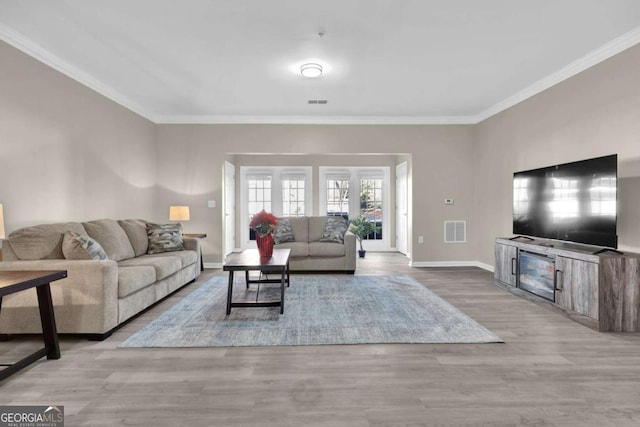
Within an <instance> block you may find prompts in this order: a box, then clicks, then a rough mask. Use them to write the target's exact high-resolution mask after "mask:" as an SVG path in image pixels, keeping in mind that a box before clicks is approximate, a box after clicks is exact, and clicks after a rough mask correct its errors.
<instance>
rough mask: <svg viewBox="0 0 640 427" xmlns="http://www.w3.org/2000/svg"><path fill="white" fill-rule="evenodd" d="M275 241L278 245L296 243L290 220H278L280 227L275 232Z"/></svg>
mask: <svg viewBox="0 0 640 427" xmlns="http://www.w3.org/2000/svg"><path fill="white" fill-rule="evenodd" d="M273 241H274V243H275V244H276V245H278V244H280V243H287V242H295V241H296V238H295V235H294V234H293V228H292V227H291V220H290V219H289V218H278V225H277V226H276V229H275V231H274V232H273Z"/></svg>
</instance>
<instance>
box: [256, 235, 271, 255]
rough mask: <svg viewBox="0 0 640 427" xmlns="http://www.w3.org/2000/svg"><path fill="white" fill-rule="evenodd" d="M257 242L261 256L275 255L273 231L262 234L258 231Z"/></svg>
mask: <svg viewBox="0 0 640 427" xmlns="http://www.w3.org/2000/svg"><path fill="white" fill-rule="evenodd" d="M256 243H257V244H258V252H259V253H260V257H261V258H271V255H273V233H269V234H267V235H266V236H261V235H259V234H257V233H256Z"/></svg>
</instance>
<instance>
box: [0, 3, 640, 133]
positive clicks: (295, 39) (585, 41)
mask: <svg viewBox="0 0 640 427" xmlns="http://www.w3.org/2000/svg"><path fill="white" fill-rule="evenodd" d="M319 32H325V33H326V34H325V35H324V37H320V36H319V35H318V33H319ZM0 39H2V40H4V41H6V42H8V43H9V44H11V45H13V46H15V47H17V48H19V49H21V50H23V51H24V52H26V53H28V54H30V55H32V56H34V57H36V58H38V59H39V60H41V61H43V62H44V63H46V64H48V65H50V66H52V67H54V68H56V69H57V70H59V71H61V72H63V73H65V74H67V75H69V76H70V77H72V78H74V79H76V80H78V81H80V82H82V83H83V84H85V85H87V86H89V87H91V88H93V89H95V90H96V91H98V92H99V93H102V94H103V95H105V96H107V97H109V98H111V99H113V100H114V101H116V102H118V103H120V104H122V105H124V106H126V107H127V108H130V109H131V110H133V111H135V112H137V113H139V114H141V115H143V116H145V117H147V118H148V119H150V120H152V121H154V122H156V123H176V122H181V123H416V124H420V123H477V122H478V121H480V120H482V119H484V118H486V117H489V116H491V115H493V114H495V113H497V112H499V111H501V110H503V109H505V108H508V107H509V106H511V105H514V104H516V103H517V102H520V101H522V100H524V99H526V98H527V97H529V96H531V95H533V94H535V93H538V92H540V91H541V90H544V89H545V88H547V87H549V86H551V85H553V84H555V83H557V82H559V81H562V80H564V79H566V78H568V77H570V76H572V75H574V74H575V73H577V72H580V71H582V70H584V69H586V68H588V67H589V66H592V65H594V64H596V63H598V62H600V61H602V60H604V59H606V58H608V57H610V56H612V55H614V54H616V53H618V52H620V51H622V50H624V49H626V48H629V47H630V46H633V45H634V44H636V43H638V42H639V41H640V1H638V0H321V1H318V0H316V1H308V0H234V1H222V0H182V1H175V0H58V1H50V0H0ZM311 60H313V61H318V62H321V63H322V64H323V65H324V67H325V73H324V75H323V76H322V77H321V78H319V79H313V80H312V79H305V78H303V77H302V76H300V75H299V73H297V71H296V70H297V69H298V68H299V65H300V64H301V63H304V62H308V61H311ZM309 99H326V100H328V103H327V104H326V105H309V104H308V102H307V101H308V100H309Z"/></svg>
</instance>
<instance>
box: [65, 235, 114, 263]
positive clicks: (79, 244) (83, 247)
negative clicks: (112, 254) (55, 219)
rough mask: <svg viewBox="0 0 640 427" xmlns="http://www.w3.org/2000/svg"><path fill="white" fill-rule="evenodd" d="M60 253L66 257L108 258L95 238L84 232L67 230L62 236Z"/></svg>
mask: <svg viewBox="0 0 640 427" xmlns="http://www.w3.org/2000/svg"><path fill="white" fill-rule="evenodd" d="M62 253H63V254H64V257H65V258H66V259H97V260H105V259H109V258H108V257H107V254H106V252H105V251H104V249H103V248H102V246H100V243H98V242H97V241H96V240H95V239H92V238H91V237H89V236H87V235H86V234H78V233H76V232H75V231H67V232H66V233H64V237H63V238H62Z"/></svg>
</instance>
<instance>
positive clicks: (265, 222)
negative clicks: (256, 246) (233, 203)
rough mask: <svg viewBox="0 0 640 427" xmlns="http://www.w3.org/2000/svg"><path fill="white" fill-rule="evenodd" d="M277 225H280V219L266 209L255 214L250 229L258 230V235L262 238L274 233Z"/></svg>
mask: <svg viewBox="0 0 640 427" xmlns="http://www.w3.org/2000/svg"><path fill="white" fill-rule="evenodd" d="M276 225H278V218H276V217H275V216H274V215H273V214H271V213H269V212H266V211H265V210H264V209H262V210H261V211H260V212H258V213H257V214H255V215H254V216H253V218H251V222H250V223H249V227H251V228H253V229H254V230H256V233H257V234H258V235H259V236H262V237H264V236H267V235H269V234H271V233H273V230H275V229H276Z"/></svg>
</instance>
